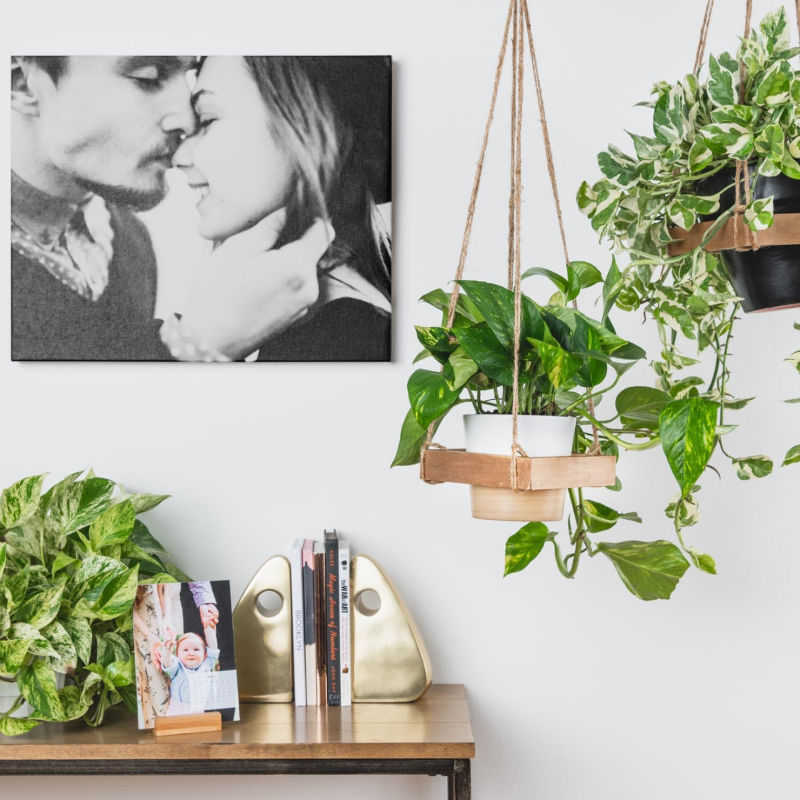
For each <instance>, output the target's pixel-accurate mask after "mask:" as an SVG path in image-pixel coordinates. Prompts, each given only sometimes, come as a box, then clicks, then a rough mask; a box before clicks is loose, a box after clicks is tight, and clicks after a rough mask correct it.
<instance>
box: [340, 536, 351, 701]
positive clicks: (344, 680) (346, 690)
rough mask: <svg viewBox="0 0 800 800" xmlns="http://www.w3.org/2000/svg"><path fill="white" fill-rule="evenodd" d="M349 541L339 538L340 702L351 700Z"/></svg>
mask: <svg viewBox="0 0 800 800" xmlns="http://www.w3.org/2000/svg"><path fill="white" fill-rule="evenodd" d="M350 644H351V642H350V542H348V541H347V539H342V538H341V537H340V538H339V663H340V665H341V675H340V678H339V687H340V691H341V696H342V700H341V704H342V705H343V706H349V705H351V704H352V702H353V660H352V657H351V654H350Z"/></svg>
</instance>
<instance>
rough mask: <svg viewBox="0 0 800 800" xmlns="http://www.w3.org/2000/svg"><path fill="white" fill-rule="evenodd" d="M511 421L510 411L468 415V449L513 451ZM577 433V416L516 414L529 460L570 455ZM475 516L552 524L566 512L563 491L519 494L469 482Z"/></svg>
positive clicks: (545, 490)
mask: <svg viewBox="0 0 800 800" xmlns="http://www.w3.org/2000/svg"><path fill="white" fill-rule="evenodd" d="M512 432H513V420H512V417H511V415H510V414H467V415H466V416H465V417H464V433H465V436H466V448H467V451H468V452H471V453H490V454H493V455H503V456H508V455H511V444H512V442H513V436H512ZM574 436H575V418H574V417H541V416H535V415H527V414H526V415H520V416H519V417H517V441H518V442H519V444H520V445H521V446H522V448H523V449H524V450H525V452H526V453H527V454H528V455H529V456H530V457H531V458H545V457H550V456H568V455H570V454H571V453H572V440H573V437H574ZM470 496H471V500H472V516H473V517H475V518H477V519H496V520H510V521H514V522H520V521H522V522H552V521H555V520H559V519H561V518H562V517H563V516H564V500H565V498H566V490H565V489H540V490H535V491H523V492H515V491H513V490H512V489H497V488H494V487H489V486H471V487H470Z"/></svg>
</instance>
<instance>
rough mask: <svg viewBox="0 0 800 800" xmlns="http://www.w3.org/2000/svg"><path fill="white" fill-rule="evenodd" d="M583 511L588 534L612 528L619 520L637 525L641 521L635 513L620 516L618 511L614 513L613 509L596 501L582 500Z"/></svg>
mask: <svg viewBox="0 0 800 800" xmlns="http://www.w3.org/2000/svg"><path fill="white" fill-rule="evenodd" d="M583 511H584V518H585V520H586V529H587V530H588V531H589V533H600V531H607V530H608V529H609V528H613V527H614V525H616V524H617V522H618V521H619V520H621V519H625V520H628V521H629V522H639V523H641V521H642V519H641V517H640V516H639V515H638V514H637V513H636V512H633V511H631V512H627V513H625V514H620V513H619V511H615V510H614V509H613V508H609V507H608V506H606V505H603V503H598V502H597V501H596V500H584V501H583Z"/></svg>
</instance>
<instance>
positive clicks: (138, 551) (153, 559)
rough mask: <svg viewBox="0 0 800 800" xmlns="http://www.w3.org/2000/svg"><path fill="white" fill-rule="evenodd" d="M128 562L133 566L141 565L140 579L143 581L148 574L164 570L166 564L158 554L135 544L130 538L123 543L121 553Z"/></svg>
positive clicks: (121, 556)
mask: <svg viewBox="0 0 800 800" xmlns="http://www.w3.org/2000/svg"><path fill="white" fill-rule="evenodd" d="M120 558H122V559H123V560H124V561H125V563H126V564H128V565H129V566H133V564H134V563H135V564H138V565H139V580H140V581H142V580H143V579H144V578H146V577H147V576H148V575H154V574H156V573H158V572H163V571H164V564H163V563H162V562H161V560H160V559H159V558H158V556H155V555H151V554H150V553H148V552H146V551H145V550H143V549H142V548H141V547H139V545H138V544H134V543H133V542H132V541H130V539H129V540H128V541H127V542H125V543H124V544H123V545H122V552H121V553H120ZM149 582H152V581H149Z"/></svg>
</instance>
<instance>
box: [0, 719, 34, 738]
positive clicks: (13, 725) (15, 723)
mask: <svg viewBox="0 0 800 800" xmlns="http://www.w3.org/2000/svg"><path fill="white" fill-rule="evenodd" d="M38 724H39V720H38V719H30V717H3V716H0V733H1V734H2V735H3V736H20V735H21V734H23V733H27V732H28V731H29V730H32V729H33V728H35V727H36V726H37V725H38Z"/></svg>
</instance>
